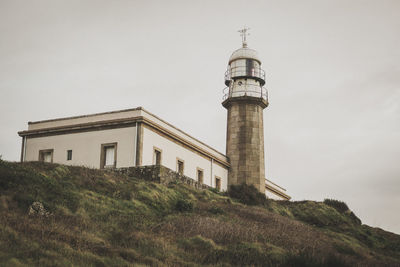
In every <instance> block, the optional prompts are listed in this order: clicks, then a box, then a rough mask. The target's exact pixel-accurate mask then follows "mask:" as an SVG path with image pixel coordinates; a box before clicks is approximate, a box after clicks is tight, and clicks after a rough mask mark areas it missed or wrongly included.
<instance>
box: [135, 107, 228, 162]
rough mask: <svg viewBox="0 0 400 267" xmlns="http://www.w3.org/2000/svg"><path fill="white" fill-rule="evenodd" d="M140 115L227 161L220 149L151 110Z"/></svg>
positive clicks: (142, 111)
mask: <svg viewBox="0 0 400 267" xmlns="http://www.w3.org/2000/svg"><path fill="white" fill-rule="evenodd" d="M140 115H141V116H143V117H145V118H146V119H149V120H151V121H153V122H154V123H156V124H158V125H160V126H161V127H163V128H164V129H167V130H168V131H170V132H172V133H173V134H175V135H177V136H179V137H180V138H182V139H184V140H187V141H189V142H191V143H192V144H194V145H196V146H198V147H200V148H201V149H203V150H204V151H207V152H208V153H210V154H211V155H213V156H214V157H215V158H217V159H219V160H222V161H224V162H227V157H226V156H225V155H224V154H222V153H221V152H219V151H217V150H215V149H214V148H212V147H210V146H208V145H206V144H205V143H203V142H201V141H199V140H197V139H196V138H194V137H192V136H190V135H188V134H187V133H185V132H183V131H181V130H179V129H178V128H175V127H174V126H172V125H171V124H169V123H167V122H165V121H164V120H162V119H160V118H158V117H157V116H155V115H153V114H151V113H150V112H148V111H146V110H144V109H142V110H141V114H140Z"/></svg>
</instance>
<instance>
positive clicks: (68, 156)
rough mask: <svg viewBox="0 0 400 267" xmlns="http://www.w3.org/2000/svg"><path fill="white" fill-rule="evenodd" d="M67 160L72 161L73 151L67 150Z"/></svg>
mask: <svg viewBox="0 0 400 267" xmlns="http://www.w3.org/2000/svg"><path fill="white" fill-rule="evenodd" d="M67 160H72V150H67Z"/></svg>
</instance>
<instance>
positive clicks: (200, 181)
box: [197, 169, 203, 184]
mask: <svg viewBox="0 0 400 267" xmlns="http://www.w3.org/2000/svg"><path fill="white" fill-rule="evenodd" d="M197 181H198V182H199V183H200V184H202V183H203V170H199V169H197Z"/></svg>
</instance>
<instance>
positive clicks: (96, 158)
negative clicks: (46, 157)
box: [25, 126, 136, 168]
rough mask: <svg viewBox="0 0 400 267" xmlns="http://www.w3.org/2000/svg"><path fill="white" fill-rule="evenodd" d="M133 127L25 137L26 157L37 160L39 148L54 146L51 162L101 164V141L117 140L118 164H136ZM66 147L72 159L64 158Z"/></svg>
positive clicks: (83, 164)
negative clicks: (70, 152) (70, 151)
mask: <svg viewBox="0 0 400 267" xmlns="http://www.w3.org/2000/svg"><path fill="white" fill-rule="evenodd" d="M135 136H136V127H135V126H133V127H127V128H119V129H109V130H101V131H93V132H83V133H72V134H63V135H54V136H46V137H36V138H28V139H27V147H26V158H25V161H37V160H38V158H39V150H43V149H54V152H53V162H54V163H62V164H68V165H82V166H87V167H92V168H100V153H101V144H105V143H115V142H117V143H118V145H117V166H116V167H117V168H121V167H132V166H135V162H134V160H135V156H134V155H135V151H136V142H135V140H136V139H135ZM67 150H72V160H68V161H67Z"/></svg>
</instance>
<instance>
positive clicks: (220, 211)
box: [208, 206, 224, 215]
mask: <svg viewBox="0 0 400 267" xmlns="http://www.w3.org/2000/svg"><path fill="white" fill-rule="evenodd" d="M208 212H210V213H212V214H215V215H217V214H224V210H223V209H222V208H220V207H218V206H211V207H210V208H209V209H208Z"/></svg>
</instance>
